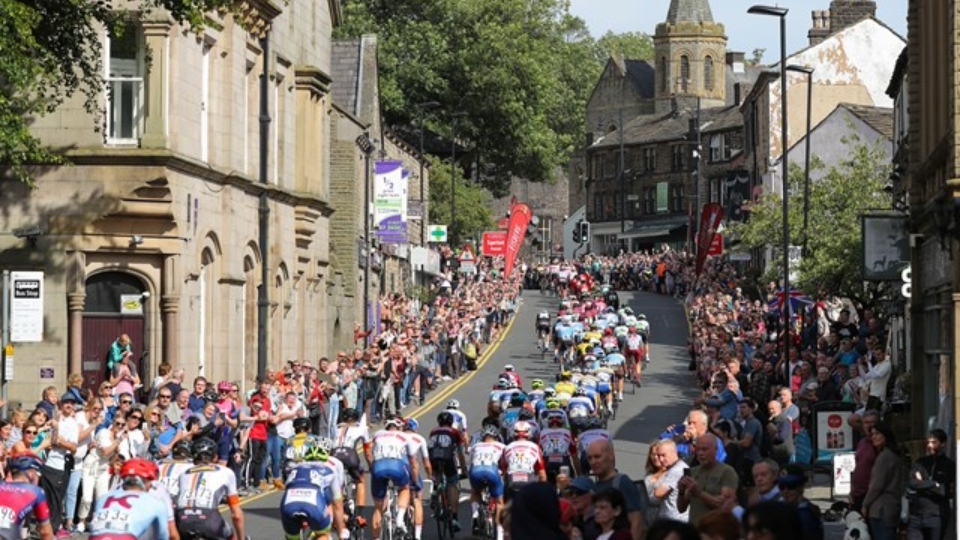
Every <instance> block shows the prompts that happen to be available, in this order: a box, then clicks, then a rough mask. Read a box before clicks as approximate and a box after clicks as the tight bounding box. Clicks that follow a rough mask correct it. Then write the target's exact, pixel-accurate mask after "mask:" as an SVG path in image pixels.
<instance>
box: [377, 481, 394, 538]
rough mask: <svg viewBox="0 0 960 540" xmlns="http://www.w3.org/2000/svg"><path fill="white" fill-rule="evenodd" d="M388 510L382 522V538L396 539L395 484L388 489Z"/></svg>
mask: <svg viewBox="0 0 960 540" xmlns="http://www.w3.org/2000/svg"><path fill="white" fill-rule="evenodd" d="M386 502H387V504H386V506H387V511H386V512H385V513H384V514H385V515H384V516H383V519H382V520H381V523H380V540H396V534H397V531H396V527H397V494H396V492H395V491H394V490H393V486H391V487H390V488H389V489H387V501H386Z"/></svg>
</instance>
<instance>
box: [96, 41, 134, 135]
mask: <svg viewBox="0 0 960 540" xmlns="http://www.w3.org/2000/svg"><path fill="white" fill-rule="evenodd" d="M104 45H105V46H104V49H105V50H104V55H103V57H104V58H105V59H106V61H105V62H104V66H103V72H104V80H105V81H104V82H105V83H106V106H105V107H104V109H105V110H106V136H107V143H108V144H137V143H138V142H139V140H140V136H141V135H142V134H143V112H144V103H143V71H144V69H143V63H144V62H143V52H144V47H142V46H141V34H140V31H139V29H138V28H137V27H136V26H134V25H132V24H129V25H126V26H124V27H122V28H118V29H117V30H115V31H114V30H110V31H108V32H107V36H106V40H105V44H104Z"/></svg>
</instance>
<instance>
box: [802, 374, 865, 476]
mask: <svg viewBox="0 0 960 540" xmlns="http://www.w3.org/2000/svg"><path fill="white" fill-rule="evenodd" d="M801 390H802V389H801ZM813 391H814V392H815V391H816V390H813ZM853 411H854V406H853V404H851V403H843V402H839V401H833V402H823V403H817V404H816V406H814V407H813V414H814V426H813V428H814V429H813V431H814V433H813V435H814V439H813V442H814V449H815V450H814V452H815V453H814V462H815V463H816V464H819V465H829V464H830V463H831V462H833V458H834V456H836V455H837V454H843V453H845V452H853V451H854V442H855V441H854V440H853V428H852V427H850V424H848V423H847V420H849V419H850V415H851V414H853Z"/></svg>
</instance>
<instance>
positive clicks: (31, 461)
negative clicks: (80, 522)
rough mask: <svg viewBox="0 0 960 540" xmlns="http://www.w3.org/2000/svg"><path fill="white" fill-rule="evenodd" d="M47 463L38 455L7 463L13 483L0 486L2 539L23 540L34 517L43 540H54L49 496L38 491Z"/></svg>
mask: <svg viewBox="0 0 960 540" xmlns="http://www.w3.org/2000/svg"><path fill="white" fill-rule="evenodd" d="M42 465H43V462H41V461H40V458H38V457H37V456H35V455H34V454H17V455H14V456H11V457H10V459H9V460H8V461H7V470H8V471H9V472H10V481H9V482H0V516H6V519H3V520H0V539H2V540H20V538H21V534H23V531H24V526H25V524H26V523H25V522H26V521H27V518H28V517H30V516H31V515H32V516H33V518H34V520H35V521H36V523H37V532H38V533H39V534H40V539H41V540H53V527H51V526H50V508H49V507H48V506H47V496H46V495H45V494H44V492H43V490H42V489H40V488H39V487H37V482H39V481H40V467H41V466H42Z"/></svg>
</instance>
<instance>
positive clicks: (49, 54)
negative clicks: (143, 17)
mask: <svg viewBox="0 0 960 540" xmlns="http://www.w3.org/2000/svg"><path fill="white" fill-rule="evenodd" d="M233 5H235V4H234V2H232V1H231V0H143V1H141V3H140V8H141V10H142V11H143V13H144V14H149V13H151V12H155V11H157V10H160V9H162V10H165V11H166V12H167V13H169V15H170V17H172V18H173V20H174V21H176V22H178V23H184V24H187V25H189V26H191V27H193V28H198V27H200V26H202V25H203V24H204V21H205V19H204V14H205V13H208V12H210V11H213V10H216V9H220V8H226V7H230V6H233ZM118 22H120V17H118V15H117V14H116V12H115V11H113V6H112V4H111V2H109V1H107V0H0V51H2V54H0V81H2V85H3V94H2V96H0V163H3V164H5V165H6V166H7V167H9V169H10V172H11V173H12V174H13V175H14V176H16V177H17V178H19V179H20V180H22V181H24V182H27V183H29V182H30V173H29V169H28V168H29V166H30V165H36V164H60V163H62V161H63V160H62V158H61V157H60V156H58V155H57V153H56V151H57V150H58V149H48V148H45V147H44V146H43V145H42V144H41V142H40V141H39V140H38V139H37V138H36V137H34V136H33V135H32V134H31V133H30V131H29V127H30V125H31V124H32V123H33V122H35V121H36V119H37V118H38V117H41V116H43V115H45V114H48V113H50V112H52V111H53V110H54V109H56V107H57V106H59V105H60V104H61V103H63V102H64V101H65V100H66V99H68V98H70V97H72V96H73V95H75V94H77V93H78V92H80V93H81V94H82V95H83V96H84V98H85V100H84V105H85V107H86V109H87V110H88V111H89V112H91V113H97V112H99V109H100V104H101V100H102V93H103V78H102V77H103V71H102V62H101V51H102V47H101V36H102V35H103V34H102V32H103V29H104V28H114V27H115V25H116V24H117V23H118Z"/></svg>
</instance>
